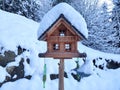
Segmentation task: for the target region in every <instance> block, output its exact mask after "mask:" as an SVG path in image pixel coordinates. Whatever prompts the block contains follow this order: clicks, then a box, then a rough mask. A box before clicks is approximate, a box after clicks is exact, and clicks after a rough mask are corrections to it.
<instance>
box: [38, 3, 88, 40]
mask: <svg viewBox="0 0 120 90" xmlns="http://www.w3.org/2000/svg"><path fill="white" fill-rule="evenodd" d="M61 14H63V15H64V16H65V17H66V18H67V19H68V21H69V22H71V24H72V25H73V26H75V27H76V28H77V29H78V30H79V31H80V32H81V33H82V34H83V35H84V36H85V37H86V38H87V37H88V30H87V25H86V22H85V20H84V18H83V17H82V16H81V15H80V13H79V12H77V11H76V10H75V9H74V8H73V7H71V6H70V5H68V4H67V3H60V4H58V5H56V6H55V7H53V8H52V9H51V10H50V11H49V12H48V13H47V14H46V15H45V16H44V17H43V19H42V21H41V22H40V27H39V29H38V38H39V37H40V36H41V35H42V34H43V33H44V32H45V31H46V30H47V29H48V28H49V27H50V26H51V25H52V24H53V23H54V22H55V21H56V20H57V19H58V17H59V16H60V15H61Z"/></svg>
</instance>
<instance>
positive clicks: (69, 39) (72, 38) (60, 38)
mask: <svg viewBox="0 0 120 90" xmlns="http://www.w3.org/2000/svg"><path fill="white" fill-rule="evenodd" d="M48 40H49V41H50V42H74V41H77V36H50V37H49V38H48Z"/></svg>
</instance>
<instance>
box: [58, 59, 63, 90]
mask: <svg viewBox="0 0 120 90" xmlns="http://www.w3.org/2000/svg"><path fill="white" fill-rule="evenodd" d="M59 90H64V59H60V65H59Z"/></svg>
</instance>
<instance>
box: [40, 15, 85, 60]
mask: <svg viewBox="0 0 120 90" xmlns="http://www.w3.org/2000/svg"><path fill="white" fill-rule="evenodd" d="M84 38H85V36H84V35H83V34H82V33H81V32H80V31H79V30H77V28H76V27H75V26H72V25H71V22H70V21H68V20H67V18H66V17H65V16H64V15H63V14H60V16H59V17H58V18H57V19H56V21H55V22H54V23H53V24H52V25H51V26H50V27H49V28H48V29H47V30H46V31H45V32H44V33H43V34H42V35H41V36H40V37H39V40H44V41H46V42H47V52H46V53H42V54H39V56H40V57H53V58H58V59H60V58H66V59H67V58H73V57H84V56H85V54H82V53H79V52H78V50H77V42H78V41H81V40H83V39H84Z"/></svg>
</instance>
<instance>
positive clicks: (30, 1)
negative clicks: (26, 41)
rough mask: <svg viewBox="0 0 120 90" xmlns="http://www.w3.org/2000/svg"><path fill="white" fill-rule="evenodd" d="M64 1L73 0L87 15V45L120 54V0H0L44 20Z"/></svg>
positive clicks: (13, 9) (6, 7)
mask: <svg viewBox="0 0 120 90" xmlns="http://www.w3.org/2000/svg"><path fill="white" fill-rule="evenodd" d="M60 2H67V3H69V4H70V5H72V6H73V7H74V8H75V9H76V10H77V11H78V12H80V13H81V14H82V15H83V17H84V18H85V20H86V22H87V25H88V31H89V37H88V39H87V40H84V41H83V42H82V43H83V44H84V45H86V46H88V47H91V48H94V49H96V50H100V51H103V52H108V53H116V54H120V0H104V2H103V0H0V9H2V10H4V11H8V12H12V13H16V14H19V15H22V16H25V17H27V18H29V19H32V20H34V21H36V22H40V21H41V19H42V17H43V16H44V14H46V12H48V11H49V10H50V9H51V8H52V7H53V6H55V5H56V4H58V3H60Z"/></svg>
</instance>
